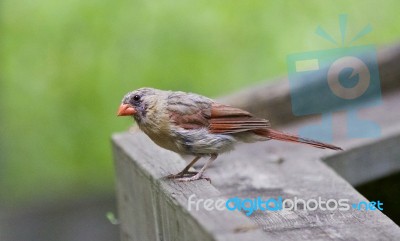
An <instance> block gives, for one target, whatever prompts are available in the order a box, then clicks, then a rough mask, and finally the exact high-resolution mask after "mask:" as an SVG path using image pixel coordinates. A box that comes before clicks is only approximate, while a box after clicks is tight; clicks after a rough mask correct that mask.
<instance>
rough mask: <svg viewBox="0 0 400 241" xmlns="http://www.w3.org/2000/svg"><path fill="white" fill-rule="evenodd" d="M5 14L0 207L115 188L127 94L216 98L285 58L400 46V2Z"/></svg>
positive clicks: (10, 4) (33, 4)
mask: <svg viewBox="0 0 400 241" xmlns="http://www.w3.org/2000/svg"><path fill="white" fill-rule="evenodd" d="M0 4H1V6H0V11H1V15H0V18H1V19H0V44H1V45H0V80H1V83H0V100H1V102H0V105H1V106H0V111H1V113H0V114H1V116H0V121H2V123H1V127H0V128H1V129H0V131H1V137H0V138H1V140H0V141H1V142H0V144H1V146H0V151H1V153H0V155H1V156H0V157H1V160H0V188H1V190H0V195H1V196H0V199H1V200H2V202H3V203H4V202H15V201H23V200H34V199H38V198H65V197H68V196H73V195H77V194H82V193H89V194H90V193H95V192H105V191H111V190H112V188H113V175H114V169H113V165H112V155H111V148H110V141H109V140H110V135H111V133H113V132H115V131H123V130H126V129H127V128H128V126H129V125H130V124H131V123H132V120H130V119H117V118H116V116H115V112H116V108H117V107H118V105H119V102H120V99H121V98H122V96H123V95H124V94H125V93H126V92H128V91H130V90H132V89H135V88H138V87H142V86H152V87H157V88H163V89H174V90H178V89H179V90H184V91H192V92H198V93H201V94H206V95H209V96H217V95H222V94H226V93H229V92H232V91H235V90H238V89H240V88H242V87H244V86H247V85H249V84H252V83H256V82H258V81H261V80H265V79H271V78H272V77H274V76H277V75H285V74H286V64H285V61H286V56H287V55H288V54H291V53H295V52H302V51H311V50H319V49H326V48H333V47H334V46H332V45H331V43H329V42H327V41H325V40H323V39H321V38H320V37H318V36H317V35H315V34H314V31H315V29H316V27H317V26H318V25H321V26H323V27H324V29H326V30H327V31H328V32H329V33H331V34H332V35H333V36H334V37H335V38H337V39H339V38H340V35H339V28H338V15H339V14H341V13H347V14H348V23H349V25H348V33H349V34H348V35H347V36H348V38H350V37H352V36H354V34H356V33H357V32H358V31H359V30H361V29H362V28H363V27H364V26H365V25H367V24H371V26H372V27H373V32H372V33H370V34H369V35H367V36H366V37H364V38H363V39H362V40H360V41H358V42H357V44H371V43H372V44H377V45H382V44H387V43H392V42H395V41H396V40H398V38H399V33H400V25H399V24H398V23H400V15H399V14H398V9H400V2H399V1H395V0H392V1H391V0H387V1H384V2H380V1H372V0H371V1H351V2H349V1H336V0H335V1H333V0H332V1H320V0H313V1H310V0H308V1H274V2H272V1H262V0H257V1H254V0H253V1H236V2H232V1H178V0H176V1H172V0H166V1H128V0H120V1H109V0H105V1H94V0H87V1H78V0H70V1H51V0H42V1H27V0H22V1H11V0H3V1H2V2H1V3H0Z"/></svg>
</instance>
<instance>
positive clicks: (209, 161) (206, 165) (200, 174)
mask: <svg viewBox="0 0 400 241" xmlns="http://www.w3.org/2000/svg"><path fill="white" fill-rule="evenodd" d="M217 157H218V154H211V157H210V159H208V161H207V162H206V164H204V166H203V167H202V168H201V169H200V171H199V172H198V173H197V174H195V175H193V176H191V177H181V178H177V179H176V180H177V181H180V182H190V181H195V180H199V179H206V180H208V181H211V180H210V178H207V177H202V176H203V173H204V171H205V170H206V169H207V167H208V166H209V165H210V164H211V162H213V161H214V160H215V159H217Z"/></svg>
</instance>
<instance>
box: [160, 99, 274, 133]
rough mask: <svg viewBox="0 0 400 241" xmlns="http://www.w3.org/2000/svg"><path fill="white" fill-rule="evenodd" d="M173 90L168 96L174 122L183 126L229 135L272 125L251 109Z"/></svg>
mask: <svg viewBox="0 0 400 241" xmlns="http://www.w3.org/2000/svg"><path fill="white" fill-rule="evenodd" d="M182 94H183V93H182V92H174V93H173V94H171V95H170V96H169V98H168V105H167V106H168V107H167V108H168V110H169V113H170V119H171V121H172V122H173V124H175V125H177V126H179V127H181V128H184V129H199V128H208V130H209V132H210V133H215V134H230V133H238V132H244V131H248V130H257V129H265V128H267V127H269V126H270V125H269V122H268V120H265V119H261V118H256V117H253V116H252V115H251V114H250V113H249V112H247V111H244V110H241V109H238V108H234V107H231V106H228V105H223V104H218V103H215V102H214V101H212V100H211V99H208V98H206V97H203V96H200V95H195V94H188V95H187V96H186V97H188V98H182Z"/></svg>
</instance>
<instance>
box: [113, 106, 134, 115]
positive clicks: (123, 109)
mask: <svg viewBox="0 0 400 241" xmlns="http://www.w3.org/2000/svg"><path fill="white" fill-rule="evenodd" d="M134 114H136V109H135V108H134V107H132V106H131V105H129V104H121V105H120V106H119V109H118V113H117V116H127V115H134Z"/></svg>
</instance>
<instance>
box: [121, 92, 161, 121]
mask: <svg viewBox="0 0 400 241" xmlns="http://www.w3.org/2000/svg"><path fill="white" fill-rule="evenodd" d="M156 97H157V93H156V90H155V89H152V88H140V89H137V90H134V91H132V92H129V93H128V94H126V95H125V96H124V98H123V99H122V103H121V105H120V106H119V109H118V112H117V115H118V116H133V117H134V118H135V120H136V121H140V120H141V119H142V118H144V117H145V116H146V113H147V109H148V107H149V106H151V105H152V104H153V102H154V101H155V99H156Z"/></svg>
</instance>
